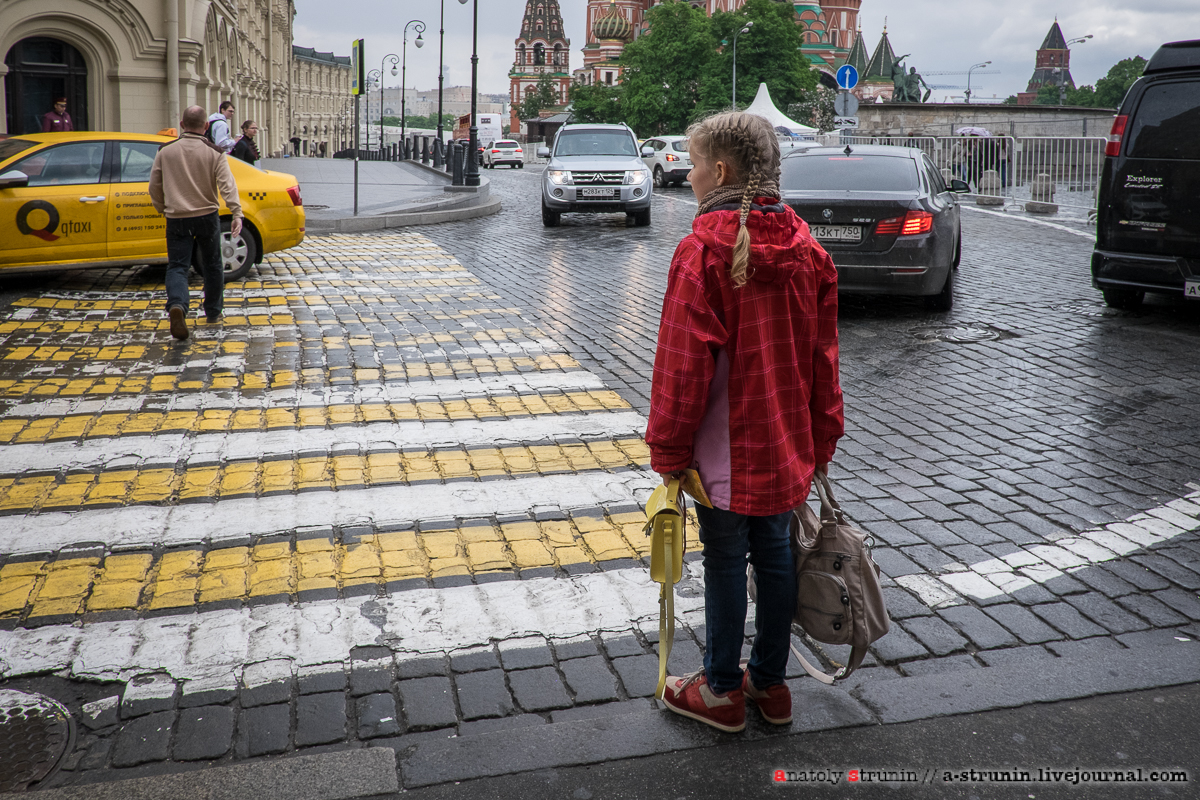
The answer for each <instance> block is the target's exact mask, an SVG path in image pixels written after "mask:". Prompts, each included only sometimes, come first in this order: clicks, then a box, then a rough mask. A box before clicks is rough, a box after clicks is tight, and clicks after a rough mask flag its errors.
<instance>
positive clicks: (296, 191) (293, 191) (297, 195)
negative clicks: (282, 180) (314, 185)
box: [287, 186, 304, 206]
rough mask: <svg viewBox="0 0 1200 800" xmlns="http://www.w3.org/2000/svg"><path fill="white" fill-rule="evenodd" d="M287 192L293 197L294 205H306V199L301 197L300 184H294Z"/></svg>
mask: <svg viewBox="0 0 1200 800" xmlns="http://www.w3.org/2000/svg"><path fill="white" fill-rule="evenodd" d="M287 193H288V197H290V198H292V205H294V206H302V205H304V201H303V200H301V199H300V187H299V186H293V187H292V188H290V189H288V190H287Z"/></svg>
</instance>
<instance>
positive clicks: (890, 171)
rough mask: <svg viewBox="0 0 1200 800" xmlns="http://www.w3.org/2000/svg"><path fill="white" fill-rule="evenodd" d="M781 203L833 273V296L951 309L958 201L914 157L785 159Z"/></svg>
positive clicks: (878, 150)
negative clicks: (895, 299) (916, 300)
mask: <svg viewBox="0 0 1200 800" xmlns="http://www.w3.org/2000/svg"><path fill="white" fill-rule="evenodd" d="M780 190H781V191H782V193H783V200H784V202H785V203H787V204H788V205H790V206H791V207H792V208H794V209H795V210H796V213H797V214H798V215H800V218H801V219H803V220H804V221H805V222H807V223H808V225H809V228H810V229H811V231H812V235H813V237H814V238H815V239H816V240H817V241H818V242H820V243H821V246H822V247H824V248H825V249H826V250H827V251H828V252H829V255H830V257H831V258H832V259H833V263H834V264H835V265H836V266H837V270H838V291H839V292H845V293H855V294H887V295H903V296H915V297H923V298H925V304H926V306H927V307H928V308H930V309H932V310H935V311H949V310H950V308H951V307H952V306H953V305H954V271H955V270H956V269H957V268H958V262H959V259H960V257H961V255H962V229H961V226H960V220H959V208H958V198H957V196H956V194H959V193H963V192H968V191H970V189H969V188H968V186H967V184H965V183H963V182H962V181H959V180H953V181H951V185H950V186H949V187H947V186H946V183H945V181H944V180H942V175H941V173H940V172H938V170H937V168H935V167H934V165H933V162H932V161H930V160H929V159H928V158H927V157H926V156H925V155H924V154H923V153H922V152H921V151H920V150H919V149H916V148H912V147H889V146H885V145H851V146H847V147H816V148H812V149H808V150H802V151H792V152H788V153H787V154H785V155H784V157H783V174H782V176H781V182H780Z"/></svg>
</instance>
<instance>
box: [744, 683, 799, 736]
mask: <svg viewBox="0 0 1200 800" xmlns="http://www.w3.org/2000/svg"><path fill="white" fill-rule="evenodd" d="M742 691H743V692H744V693H745V695H746V697H748V698H750V699H751V700H753V701H754V705H756V706H758V710H759V713H761V714H762V716H763V719H765V720H766V721H767V722H770V723H771V724H772V725H791V724H792V690H791V689H789V688H788V687H787V684H786V683H779V684H776V685H775V686H768V687H767V688H766V689H757V688H755V686H754V682H753V681H751V680H750V671H749V670H747V671H746V672H745V673H744V674H743V676H742Z"/></svg>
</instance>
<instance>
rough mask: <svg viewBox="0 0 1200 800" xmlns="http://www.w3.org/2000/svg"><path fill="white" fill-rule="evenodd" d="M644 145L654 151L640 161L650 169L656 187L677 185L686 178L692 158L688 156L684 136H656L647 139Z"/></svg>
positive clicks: (690, 168)
mask: <svg viewBox="0 0 1200 800" xmlns="http://www.w3.org/2000/svg"><path fill="white" fill-rule="evenodd" d="M644 147H649V148H650V149H651V150H653V151H654V155H652V156H650V157H649V158H643V159H642V161H644V162H646V166H647V167H648V168H649V169H650V174H651V175H652V176H653V177H654V185H655V186H656V187H658V188H659V189H662V188H664V187H667V186H679V185H680V184H682V183H683V182H684V181H685V180H687V176H688V173H689V172H691V171H692V160H691V158H689V157H688V149H687V137H686V136H656V137H655V138H653V139H647V140H646V142H645V144H644Z"/></svg>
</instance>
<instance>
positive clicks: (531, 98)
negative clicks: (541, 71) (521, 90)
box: [521, 75, 558, 119]
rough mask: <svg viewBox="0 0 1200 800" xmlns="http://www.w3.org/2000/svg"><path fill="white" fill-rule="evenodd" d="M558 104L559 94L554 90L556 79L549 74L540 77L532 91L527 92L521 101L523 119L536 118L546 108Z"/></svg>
mask: <svg viewBox="0 0 1200 800" xmlns="http://www.w3.org/2000/svg"><path fill="white" fill-rule="evenodd" d="M556 105H558V95H557V94H556V93H555V91H554V81H552V80H550V76H549V75H543V76H542V77H540V78H538V82H537V85H536V86H535V87H534V89H533V91H532V92H527V93H526V94H525V99H524V100H522V101H521V119H534V118H535V117H537V115H538V112H539V111H541V110H542V109H544V108H550V107H551V106H556Z"/></svg>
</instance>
